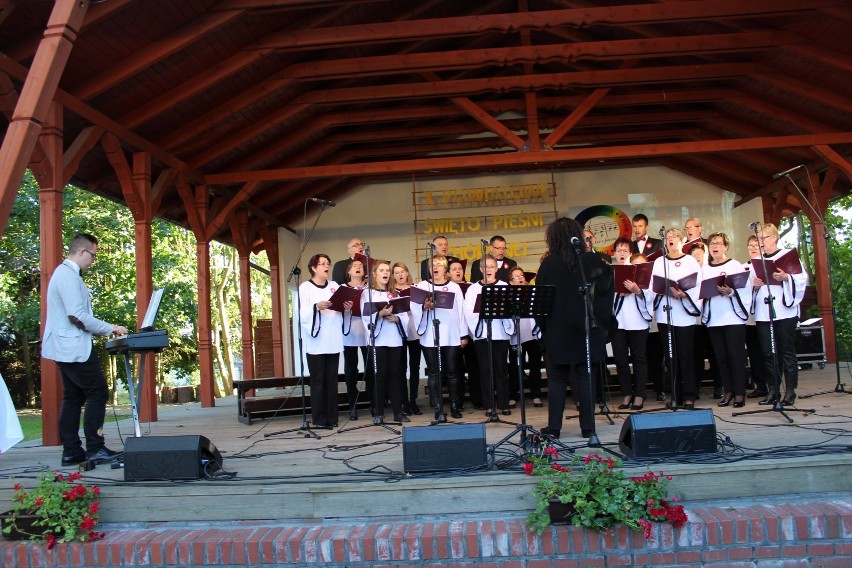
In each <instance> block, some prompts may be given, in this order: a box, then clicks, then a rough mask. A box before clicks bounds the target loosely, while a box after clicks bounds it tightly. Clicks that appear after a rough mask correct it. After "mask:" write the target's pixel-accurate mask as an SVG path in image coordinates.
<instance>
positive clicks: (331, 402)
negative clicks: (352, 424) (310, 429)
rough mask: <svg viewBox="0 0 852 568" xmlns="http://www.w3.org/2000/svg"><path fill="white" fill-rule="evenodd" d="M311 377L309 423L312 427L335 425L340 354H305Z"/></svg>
mask: <svg viewBox="0 0 852 568" xmlns="http://www.w3.org/2000/svg"><path fill="white" fill-rule="evenodd" d="M307 360H308V373H310V375H311V422H312V423H313V425H314V426H317V427H322V426H334V425H335V424H337V367H338V365H339V364H340V353H323V354H320V355H312V354H310V353H308V354H307Z"/></svg>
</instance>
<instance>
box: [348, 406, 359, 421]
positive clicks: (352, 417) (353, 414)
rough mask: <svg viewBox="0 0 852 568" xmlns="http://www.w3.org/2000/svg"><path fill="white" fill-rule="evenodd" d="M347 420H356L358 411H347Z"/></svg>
mask: <svg viewBox="0 0 852 568" xmlns="http://www.w3.org/2000/svg"><path fill="white" fill-rule="evenodd" d="M349 420H358V411H357V410H356V409H354V408H353V409H352V410H350V411H349Z"/></svg>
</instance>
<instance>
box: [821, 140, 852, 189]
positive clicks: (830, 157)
mask: <svg viewBox="0 0 852 568" xmlns="http://www.w3.org/2000/svg"><path fill="white" fill-rule="evenodd" d="M811 150H813V151H814V152H816V153H817V154H819V155H820V156H822V157H823V158H824V159H825V161H826V162H828V163H829V164H831V165H832V166H834V167H835V168H837V169H838V170H840V171H842V172H843V174H844V175H845V176H846V179H848V180H849V181H852V163H850V162H849V160H847V159H846V158H844V157H843V156H841V155H840V154H838V153H837V152H836V151H835V150H834V149H832V148H831V146H826V145H817V146H813V147H812V148H811Z"/></svg>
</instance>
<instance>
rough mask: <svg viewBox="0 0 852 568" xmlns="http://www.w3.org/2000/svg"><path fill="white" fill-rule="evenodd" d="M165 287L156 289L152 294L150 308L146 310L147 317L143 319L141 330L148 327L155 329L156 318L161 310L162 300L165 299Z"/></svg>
mask: <svg viewBox="0 0 852 568" xmlns="http://www.w3.org/2000/svg"><path fill="white" fill-rule="evenodd" d="M165 290H166V289H165V288H160V289H158V290H154V293H153V294H151V301H150V302H148V310H147V311H146V312H145V319H143V320H142V327H141V328H140V329H139V331H144V330H146V329H154V320H156V319H157V312H159V311H160V301H161V300H162V299H163V292H164V291H165Z"/></svg>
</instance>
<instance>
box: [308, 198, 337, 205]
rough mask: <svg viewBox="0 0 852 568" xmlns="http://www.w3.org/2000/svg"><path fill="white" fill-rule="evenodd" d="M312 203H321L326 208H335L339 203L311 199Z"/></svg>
mask: <svg viewBox="0 0 852 568" xmlns="http://www.w3.org/2000/svg"><path fill="white" fill-rule="evenodd" d="M311 201H313V202H314V203H319V204H320V205H322V206H324V207H334V206H335V205H337V203H335V202H334V201H329V200H328V199H320V198H319V197H311Z"/></svg>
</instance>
